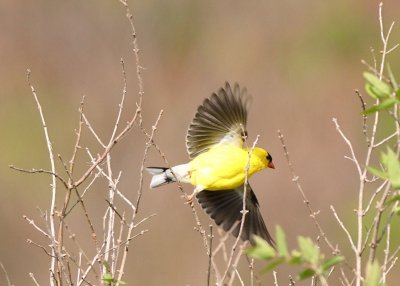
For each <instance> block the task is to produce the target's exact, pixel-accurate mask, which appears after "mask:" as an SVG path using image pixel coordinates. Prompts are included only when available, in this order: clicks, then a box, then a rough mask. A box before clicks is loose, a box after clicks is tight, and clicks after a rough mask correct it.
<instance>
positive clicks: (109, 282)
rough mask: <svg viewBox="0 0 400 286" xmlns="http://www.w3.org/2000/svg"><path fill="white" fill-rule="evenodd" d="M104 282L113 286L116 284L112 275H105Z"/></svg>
mask: <svg viewBox="0 0 400 286" xmlns="http://www.w3.org/2000/svg"><path fill="white" fill-rule="evenodd" d="M102 280H103V281H104V282H105V283H106V284H108V285H111V284H112V283H113V282H114V278H113V277H112V275H111V274H110V273H104V274H103V278H102Z"/></svg>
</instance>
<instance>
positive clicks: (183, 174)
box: [146, 164, 189, 188]
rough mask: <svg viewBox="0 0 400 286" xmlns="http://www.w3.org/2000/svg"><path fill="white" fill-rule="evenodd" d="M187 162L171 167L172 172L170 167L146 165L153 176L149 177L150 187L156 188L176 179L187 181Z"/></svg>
mask: <svg viewBox="0 0 400 286" xmlns="http://www.w3.org/2000/svg"><path fill="white" fill-rule="evenodd" d="M187 168H188V164H183V165H178V166H175V167H172V170H173V172H174V174H173V173H172V171H171V169H169V168H163V167H148V168H146V170H147V172H149V173H150V174H151V175H153V177H152V178H151V182H150V188H157V187H160V186H163V185H167V184H169V183H173V182H176V179H178V180H179V181H181V182H184V183H188V182H189V181H188V177H189V176H188V171H187ZM174 175H175V176H176V177H175V176H174Z"/></svg>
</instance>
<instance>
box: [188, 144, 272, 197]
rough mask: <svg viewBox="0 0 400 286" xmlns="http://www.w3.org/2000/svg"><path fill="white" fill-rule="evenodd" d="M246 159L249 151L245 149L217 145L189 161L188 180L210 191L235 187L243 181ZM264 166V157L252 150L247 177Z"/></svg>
mask: <svg viewBox="0 0 400 286" xmlns="http://www.w3.org/2000/svg"><path fill="white" fill-rule="evenodd" d="M258 149H260V148H258ZM261 150H262V149H261ZM262 151H264V150H262ZM264 152H265V151H264ZM261 153H263V152H261ZM248 160H249V153H248V150H246V149H243V148H240V147H237V146H233V145H222V144H221V145H217V146H215V147H213V148H211V149H210V150H208V151H207V152H205V153H202V154H200V155H198V156H197V157H196V158H194V159H193V160H192V161H191V162H190V163H189V173H190V182H191V183H192V185H194V186H202V187H203V189H207V190H211V191H212V190H226V189H233V188H237V187H239V186H241V185H243V183H244V181H245V178H246V166H247V164H248ZM265 167H266V163H265V159H264V160H263V158H259V156H258V153H257V152H253V153H252V156H251V159H250V165H249V170H248V177H250V176H251V175H253V174H254V173H255V172H257V171H259V170H262V169H264V168H265Z"/></svg>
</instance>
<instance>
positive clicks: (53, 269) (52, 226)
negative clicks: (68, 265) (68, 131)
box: [27, 69, 60, 286]
mask: <svg viewBox="0 0 400 286" xmlns="http://www.w3.org/2000/svg"><path fill="white" fill-rule="evenodd" d="M27 81H28V85H29V87H30V88H31V91H32V95H33V97H34V99H35V102H36V105H37V109H38V111H39V115H40V119H41V122H42V127H43V131H44V137H45V139H46V145H47V151H48V153H49V160H50V166H51V168H50V169H51V172H52V173H53V175H52V176H51V177H52V180H51V203H50V236H51V241H52V247H51V251H52V253H51V263H50V272H51V273H56V264H57V258H56V252H55V247H56V243H55V238H56V231H55V222H54V214H55V210H56V194H57V180H56V179H57V177H56V176H55V175H54V174H56V166H55V163H54V153H53V147H52V144H51V140H50V136H49V132H48V129H47V124H46V120H45V119H44V115H43V111H42V106H41V104H40V102H39V99H38V96H37V94H36V90H35V88H34V87H33V85H32V84H31V71H30V70H29V69H28V70H27ZM51 278H52V277H51V274H50V285H51V286H54V281H53V279H51ZM58 282H60V281H58ZM58 282H57V284H60V283H58Z"/></svg>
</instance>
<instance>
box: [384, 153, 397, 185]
mask: <svg viewBox="0 0 400 286" xmlns="http://www.w3.org/2000/svg"><path fill="white" fill-rule="evenodd" d="M387 149H388V151H387V153H386V154H385V153H384V154H382V159H381V161H382V164H383V165H384V166H385V167H386V168H387V174H388V179H389V181H390V183H391V184H392V187H393V188H394V189H396V190H399V189H400V161H399V159H398V158H397V155H396V153H395V152H394V151H393V150H392V149H390V148H389V147H388V148H387Z"/></svg>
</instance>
